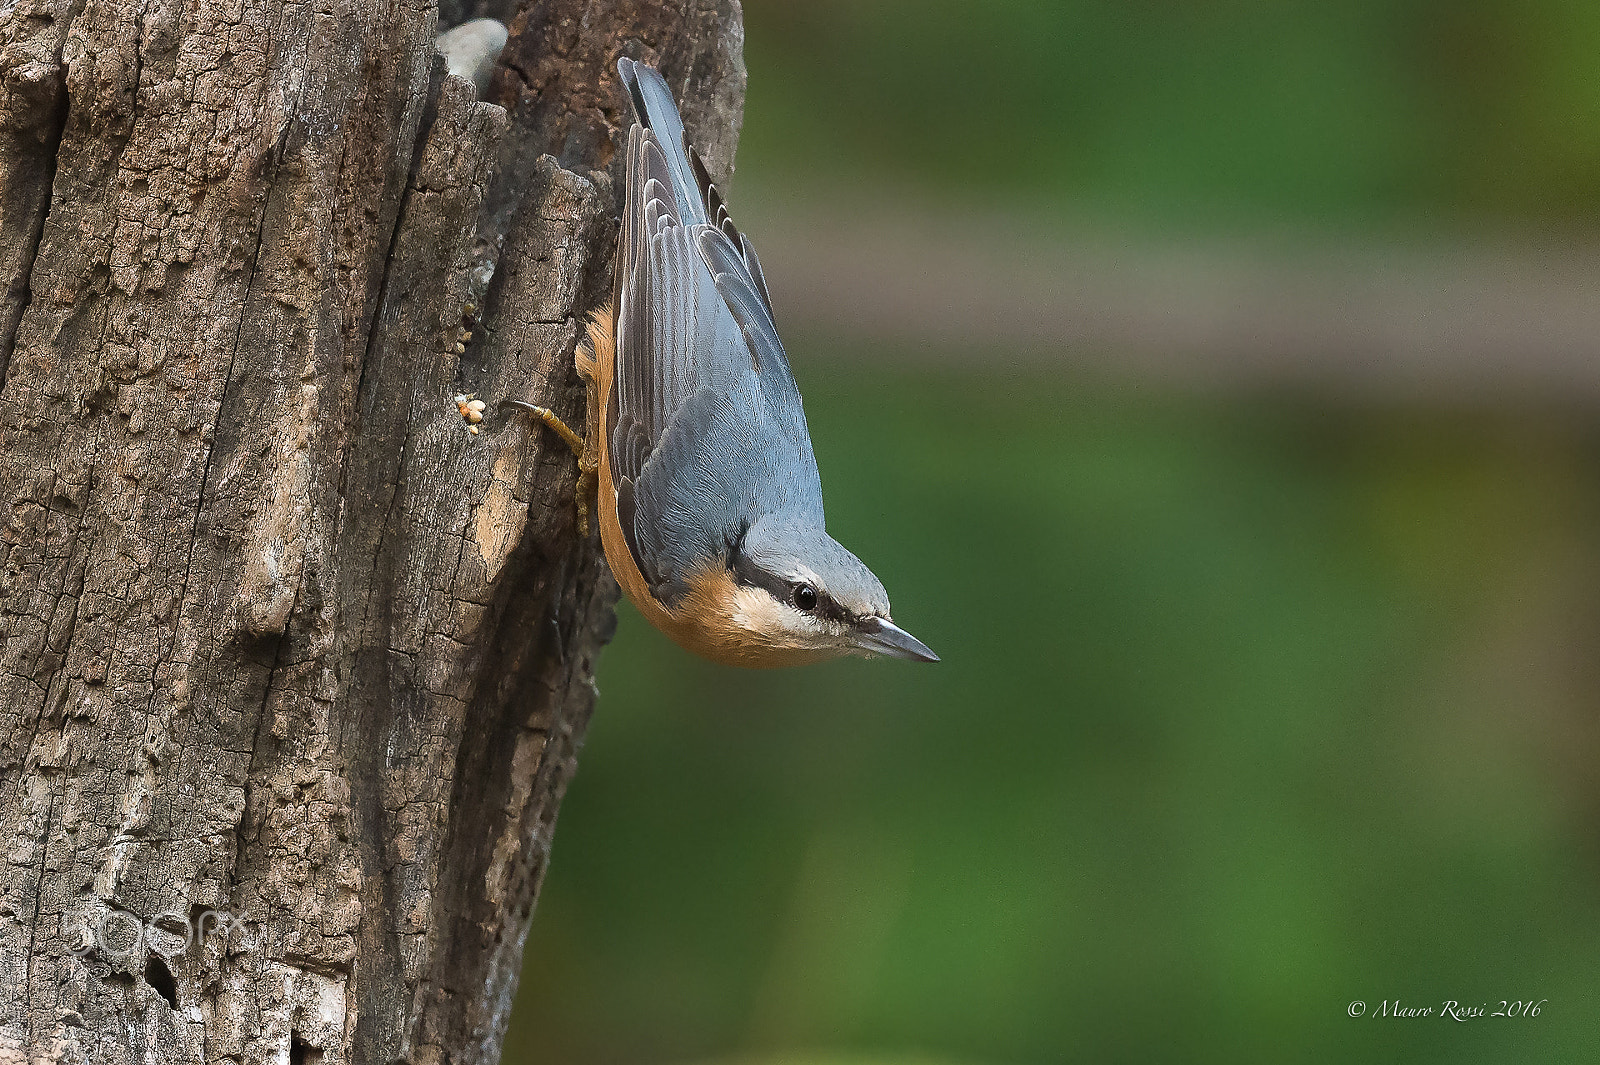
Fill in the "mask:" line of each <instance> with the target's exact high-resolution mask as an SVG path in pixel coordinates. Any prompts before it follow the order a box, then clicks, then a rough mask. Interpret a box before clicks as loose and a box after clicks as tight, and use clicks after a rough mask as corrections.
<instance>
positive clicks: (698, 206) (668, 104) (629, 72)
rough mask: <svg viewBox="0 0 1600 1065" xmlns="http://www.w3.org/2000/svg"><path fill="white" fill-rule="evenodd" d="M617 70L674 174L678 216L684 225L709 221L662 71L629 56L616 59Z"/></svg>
mask: <svg viewBox="0 0 1600 1065" xmlns="http://www.w3.org/2000/svg"><path fill="white" fill-rule="evenodd" d="M617 73H618V74H620V75H622V84H623V85H625V86H627V89H628V97H629V99H631V100H632V101H633V113H634V115H635V117H636V118H637V119H638V122H639V124H640V125H641V126H643V127H644V128H645V129H648V130H651V131H652V132H654V133H655V135H656V140H657V141H658V142H660V144H661V152H662V154H663V155H665V156H666V157H667V169H668V170H669V171H671V173H672V195H673V197H674V198H675V199H676V200H677V201H678V203H677V207H678V218H679V219H680V220H681V221H682V222H683V224H684V225H694V224H695V223H697V222H706V221H709V219H708V218H707V217H706V205H705V200H704V193H703V192H702V190H701V187H700V182H699V180H698V179H697V178H696V175H695V169H694V165H693V164H692V163H691V162H690V161H689V141H688V136H687V134H685V132H684V129H683V118H682V116H681V115H679V114H678V105H677V104H676V103H675V102H673V99H672V90H671V89H669V88H667V83H666V81H665V80H664V79H663V78H662V77H661V75H660V74H658V73H656V71H655V70H654V69H653V68H651V67H648V66H645V65H644V64H643V63H638V62H635V61H634V60H632V59H628V58H626V57H624V58H622V59H619V60H617Z"/></svg>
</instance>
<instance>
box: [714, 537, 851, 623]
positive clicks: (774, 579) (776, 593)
mask: <svg viewBox="0 0 1600 1065" xmlns="http://www.w3.org/2000/svg"><path fill="white" fill-rule="evenodd" d="M745 531H746V530H743V529H741V530H740V533H739V537H738V539H736V540H734V541H732V542H731V543H729V544H728V553H727V555H726V559H727V566H728V571H729V572H730V573H732V574H733V579H734V580H735V581H737V582H738V583H739V584H742V585H744V586H745V587H747V588H761V589H764V590H766V591H767V592H768V593H769V594H771V596H772V598H774V599H776V600H777V601H778V602H780V603H789V604H791V605H795V602H794V592H795V585H794V584H793V583H791V582H790V581H788V580H786V579H784V578H782V577H779V576H777V575H775V574H772V573H768V572H767V571H766V570H764V569H762V568H761V567H759V566H757V565H756V564H755V563H754V562H751V561H750V558H749V556H748V555H746V554H745V553H744V551H743V550H742V549H743V547H744V533H745ZM808 586H809V587H810V588H812V589H813V590H814V591H815V592H816V596H817V603H816V606H814V607H813V608H812V609H811V610H810V611H808V612H809V613H810V614H812V615H813V616H815V617H820V618H827V619H828V620H829V621H838V622H843V623H844V624H846V625H852V624H855V623H856V621H857V620H859V619H858V618H857V617H856V615H854V614H852V613H851V612H850V611H848V610H846V609H845V608H844V607H842V606H840V605H839V603H838V602H836V601H835V600H834V598H833V597H832V596H830V595H829V594H828V593H827V592H826V591H825V590H824V589H822V588H818V587H817V586H816V585H814V584H813V585H808ZM797 608H798V607H797Z"/></svg>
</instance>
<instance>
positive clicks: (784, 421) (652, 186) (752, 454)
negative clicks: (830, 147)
mask: <svg viewBox="0 0 1600 1065" xmlns="http://www.w3.org/2000/svg"><path fill="white" fill-rule="evenodd" d="M618 71H619V73H620V74H621V75H622V80H623V82H624V84H625V85H626V86H627V88H628V92H629V96H630V98H631V99H632V101H633V106H634V110H635V112H636V118H637V121H636V124H635V125H634V126H633V128H632V129H631V130H630V131H629V136H628V158H627V191H626V203H625V205H624V209H623V225H622V235H621V240H620V243H619V253H618V262H617V271H618V277H617V304H618V306H617V307H616V313H617V319H616V344H617V355H616V359H617V361H616V374H615V384H614V387H613V389H612V399H611V409H610V410H609V411H608V417H607V425H608V426H609V427H610V430H609V431H610V434H611V436H610V444H611V449H610V450H611V464H612V476H613V480H614V483H615V485H616V488H617V510H618V517H619V521H620V522H621V525H622V529H623V533H624V536H625V537H626V539H627V540H628V546H629V548H630V550H631V551H632V553H633V556H634V559H635V561H636V562H637V563H638V565H639V569H640V572H641V573H643V574H644V577H645V579H646V580H647V581H648V582H649V583H650V585H651V591H652V594H654V595H656V596H657V598H659V599H661V600H662V601H664V602H667V603H668V604H669V605H670V604H671V603H673V602H674V601H675V600H676V599H677V598H678V597H679V596H681V595H682V594H683V593H684V591H685V590H686V585H685V583H684V582H685V579H686V577H687V575H688V572H689V571H690V570H691V569H692V568H693V567H694V566H695V565H696V564H698V563H702V562H704V561H706V560H708V559H711V558H715V557H717V556H719V555H725V554H726V553H727V552H728V551H729V550H730V549H731V548H732V546H733V545H734V544H735V543H737V542H738V541H739V540H740V539H741V538H742V537H743V536H744V535H745V533H746V532H747V531H748V530H749V529H750V527H751V526H752V525H754V524H755V523H757V522H758V521H760V520H761V519H763V518H768V517H776V518H778V519H779V520H781V522H782V524H783V525H785V526H786V527H794V528H801V529H806V530H809V531H812V532H814V533H815V536H819V537H821V538H823V539H826V534H825V533H824V532H823V531H822V530H823V513H822V484H821V480H820V478H819V477H818V474H817V464H816V459H815V458H814V457H813V455H812V452H811V438H810V434H809V433H808V432H807V429H806V422H805V414H804V412H803V410H802V409H801V404H800V392H799V389H798V388H797V386H796V385H795V381H794V377H793V375H792V374H791V373H790V371H789V361H788V358H787V356H786V355H785V354H784V350H783V345H782V343H781V342H780V341H779V340H778V334H777V328H776V326H775V325H774V323H773V320H772V308H771V303H770V300H769V299H768V297H767V291H766V282H765V279H764V278H763V277H762V275H761V267H760V263H759V262H758V261H757V260H756V257H755V251H754V249H753V248H752V247H751V246H750V242H749V241H748V240H746V239H745V238H744V236H743V234H741V233H740V232H739V231H738V230H737V229H736V228H735V227H734V225H733V222H732V220H731V218H729V216H728V213H727V208H726V206H725V205H724V204H723V202H722V198H721V195H720V194H719V193H718V192H717V190H716V187H715V186H714V185H712V184H711V182H710V179H709V178H708V177H707V176H706V172H705V167H704V166H703V165H702V164H701V162H700V160H699V158H698V157H697V156H696V155H695V154H694V152H693V149H692V147H691V146H690V145H689V144H688V142H687V139H686V137H685V134H684V130H683V122H682V119H681V118H680V117H679V115H678V110H677V107H676V105H675V104H674V103H673V100H672V93H671V91H670V90H669V89H668V88H667V85H666V83H665V82H664V81H663V80H662V79H661V76H660V75H659V74H658V73H656V72H655V71H654V70H652V69H650V68H649V67H647V66H644V65H643V64H639V63H634V62H633V61H631V60H628V59H622V60H620V61H619V62H618ZM807 539H815V537H808V538H807ZM828 542H829V543H832V541H831V540H830V541H828ZM839 550H841V551H842V550H843V549H842V548H840V549H839ZM851 558H852V561H853V556H851ZM857 565H859V563H857ZM863 569H864V567H863ZM868 576H870V574H869V575H868Z"/></svg>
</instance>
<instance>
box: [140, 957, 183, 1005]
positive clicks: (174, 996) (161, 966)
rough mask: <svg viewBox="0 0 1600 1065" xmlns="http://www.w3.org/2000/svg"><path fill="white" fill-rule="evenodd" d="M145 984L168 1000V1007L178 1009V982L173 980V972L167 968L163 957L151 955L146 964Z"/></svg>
mask: <svg viewBox="0 0 1600 1065" xmlns="http://www.w3.org/2000/svg"><path fill="white" fill-rule="evenodd" d="M144 982H145V983H147V984H149V985H150V986H151V987H153V988H155V990H156V994H158V995H160V996H161V997H162V998H164V999H166V1000H167V1005H169V1006H171V1007H172V1008H173V1009H177V1008H178V981H176V980H174V979H173V978H172V970H171V969H169V968H167V963H166V962H165V961H163V960H162V958H161V955H159V954H151V955H150V957H149V960H148V961H146V962H145V963H144Z"/></svg>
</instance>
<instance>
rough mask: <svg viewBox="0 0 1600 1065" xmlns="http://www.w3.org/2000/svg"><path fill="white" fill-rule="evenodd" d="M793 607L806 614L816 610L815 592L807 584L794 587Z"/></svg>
mask: <svg viewBox="0 0 1600 1065" xmlns="http://www.w3.org/2000/svg"><path fill="white" fill-rule="evenodd" d="M794 605H795V606H796V607H798V608H799V609H801V610H804V611H806V612H807V613H810V612H811V611H813V610H815V609H817V590H816V589H815V588H813V587H811V585H809V584H797V585H795V586H794Z"/></svg>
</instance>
